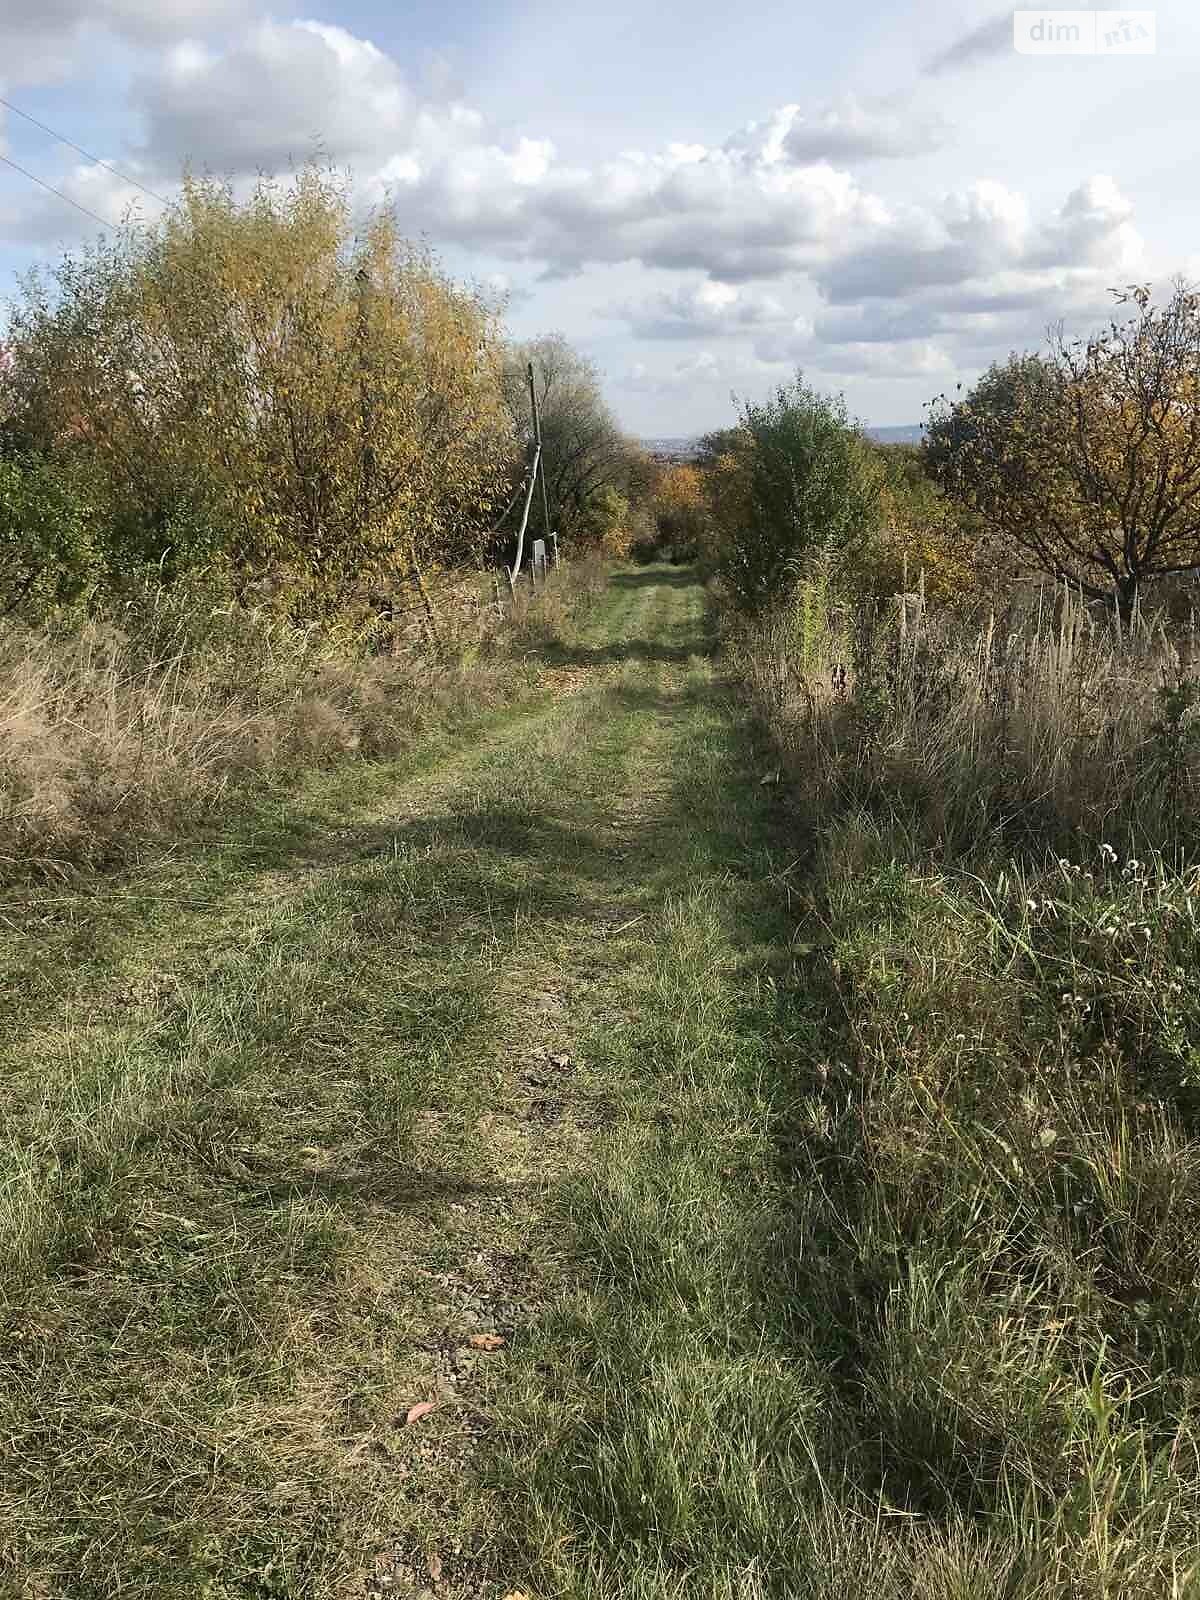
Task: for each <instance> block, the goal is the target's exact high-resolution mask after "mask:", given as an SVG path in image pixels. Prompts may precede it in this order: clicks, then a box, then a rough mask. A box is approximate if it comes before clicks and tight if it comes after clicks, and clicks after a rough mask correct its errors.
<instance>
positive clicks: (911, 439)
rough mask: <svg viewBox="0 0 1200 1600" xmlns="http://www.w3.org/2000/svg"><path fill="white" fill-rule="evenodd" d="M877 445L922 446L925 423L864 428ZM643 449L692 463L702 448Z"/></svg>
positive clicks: (678, 444) (655, 443) (655, 445)
mask: <svg viewBox="0 0 1200 1600" xmlns="http://www.w3.org/2000/svg"><path fill="white" fill-rule="evenodd" d="M863 432H864V433H865V434H866V435H867V437H868V438H871V439H874V440H875V442H876V443H877V444H920V442H921V439H922V437H923V435H924V432H925V427H924V424H923V423H920V422H903V423H900V424H898V425H897V426H895V427H891V428H864V429H863ZM641 442H642V448H643V449H644V450H646V451H647V452H648V454H650V455H652V456H654V457H655V458H656V459H657V460H659V461H691V460H693V459H694V457H695V456H696V454H697V453H698V451H699V448H700V440H699V438H698V437H697V438H668V439H643V440H642V441H641Z"/></svg>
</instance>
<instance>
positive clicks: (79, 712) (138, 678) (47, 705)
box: [0, 563, 600, 881]
mask: <svg viewBox="0 0 1200 1600" xmlns="http://www.w3.org/2000/svg"><path fill="white" fill-rule="evenodd" d="M599 582H600V574H599V572H598V570H597V569H595V568H594V567H593V566H592V565H590V564H588V563H583V564H581V565H580V566H579V567H568V568H564V569H563V572H562V573H561V574H559V575H556V576H555V580H554V582H553V583H552V584H551V585H549V586H547V587H545V588H543V589H542V590H541V591H540V593H539V594H538V596H537V597H536V598H535V597H532V596H531V595H530V594H529V593H528V592H527V591H524V590H522V591H521V592H520V593H519V594H518V596H517V599H516V602H515V604H514V605H513V606H512V607H511V608H510V614H509V615H508V616H507V617H506V619H505V622H504V624H503V625H501V624H499V623H498V621H497V619H496V617H495V616H494V614H493V612H492V609H491V607H490V605H485V604H484V603H483V600H482V598H481V596H482V586H481V584H475V585H473V584H472V583H471V582H470V581H466V582H465V583H464V585H463V586H462V590H461V593H459V592H458V591H454V593H455V594H456V595H457V601H458V604H457V605H455V604H451V603H448V604H447V609H445V610H444V611H443V613H442V616H441V619H440V622H439V631H438V635H437V638H436V639H434V638H426V639H425V640H424V642H423V643H422V642H421V641H417V642H415V643H414V642H413V641H407V642H406V643H405V646H404V648H403V649H402V650H400V649H398V651H397V653H395V654H375V655H373V654H370V653H368V651H367V650H366V648H365V646H364V644H363V642H362V641H357V643H356V642H355V641H353V640H342V641H339V640H338V639H337V638H324V637H322V636H320V635H319V634H318V633H315V632H313V631H312V630H297V629H295V628H292V627H290V626H289V625H287V624H286V623H285V622H284V621H282V620H281V619H279V618H278V617H273V616H272V615H271V614H269V613H268V612H265V611H262V612H256V611H247V612H238V611H233V610H231V609H229V608H228V607H226V608H224V609H219V608H218V609H214V608H213V607H212V605H211V603H207V604H206V602H205V600H204V597H203V596H202V595H200V596H194V595H187V594H176V593H175V592H173V591H168V592H163V593H158V594H152V595H147V596H144V597H141V598H140V599H136V600H135V601H131V602H130V604H129V605H128V606H127V607H126V609H125V611H124V613H122V614H121V615H119V616H117V617H114V618H112V619H109V620H108V621H104V622H92V623H88V624H86V625H84V626H82V627H78V628H72V629H70V630H67V631H63V630H59V631H53V630H41V631H35V630H30V629H28V628H23V627H20V626H18V625H16V624H6V625H4V626H0V881H16V880H18V879H21V878H29V877H31V876H32V877H34V878H41V879H43V880H45V879H47V878H49V879H60V880H61V879H62V878H63V877H65V876H68V875H69V874H70V872H71V871H73V870H74V869H76V868H77V867H79V866H89V865H90V866H104V865H108V866H111V865H113V864H114V863H117V862H120V861H128V860H130V859H131V858H134V857H136V855H137V853H138V852H139V850H143V849H144V848H145V847H146V846H150V847H151V848H154V847H160V846H161V845H162V843H163V841H164V840H167V841H169V840H171V839H173V838H175V837H177V836H178V835H179V834H180V833H181V832H183V831H186V830H189V829H194V828H195V827H196V826H197V825H198V824H202V823H203V822H204V821H205V820H211V819H214V818H220V819H222V820H227V818H228V815H229V812H230V809H231V807H242V808H244V807H245V805H246V803H247V799H248V798H253V797H254V796H256V795H261V794H262V792H263V791H264V790H269V789H270V788H272V787H275V788H279V787H280V786H281V785H284V784H289V785H290V784H292V783H294V782H295V780H296V777H297V774H300V773H303V772H305V771H307V770H310V769H312V768H314V767H319V766H327V765H329V764H331V763H335V762H339V761H344V760H346V759H348V758H351V757H359V758H367V759H372V760H380V759H386V758H392V757H396V756H398V755H403V754H405V753H408V752H411V751H414V750H418V749H420V748H421V747H422V746H428V745H429V744H430V743H431V742H433V741H436V740H437V738H438V737H439V736H441V735H446V734H451V735H461V734H463V733H465V732H466V731H468V729H469V726H470V724H471V721H472V719H473V718H477V717H478V716H479V715H480V714H481V713H485V712H493V711H496V710H499V709H503V708H504V707H506V706H508V707H511V706H514V705H517V704H519V703H521V702H522V701H526V700H528V699H529V698H530V696H531V695H532V694H534V693H536V691H537V689H538V688H539V686H541V685H542V684H543V683H544V678H543V677H542V674H541V672H540V670H539V666H540V657H539V655H538V651H539V650H540V648H541V647H542V646H543V645H545V644H546V643H548V642H551V643H552V642H553V641H555V640H561V639H570V638H572V637H574V636H575V635H576V633H577V631H578V626H579V620H580V618H581V616H582V614H583V612H584V611H586V609H587V606H588V605H589V604H590V603H591V602H592V600H593V599H594V596H595V594H596V591H597V587H598V584H599ZM477 589H478V591H479V592H478V593H477V592H476V590H477Z"/></svg>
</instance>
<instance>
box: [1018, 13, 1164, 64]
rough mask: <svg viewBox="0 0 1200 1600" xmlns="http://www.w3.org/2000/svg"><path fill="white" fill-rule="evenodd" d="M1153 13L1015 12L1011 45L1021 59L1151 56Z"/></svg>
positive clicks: (1154, 40) (1155, 41) (1154, 38)
mask: <svg viewBox="0 0 1200 1600" xmlns="http://www.w3.org/2000/svg"><path fill="white" fill-rule="evenodd" d="M1155 18H1156V13H1155V12H1153V11H1014V12H1013V46H1014V48H1015V49H1016V50H1018V51H1019V52H1020V53H1021V55H1023V56H1152V55H1154V53H1155V51H1156V48H1157V44H1158V36H1157V29H1156V28H1155Z"/></svg>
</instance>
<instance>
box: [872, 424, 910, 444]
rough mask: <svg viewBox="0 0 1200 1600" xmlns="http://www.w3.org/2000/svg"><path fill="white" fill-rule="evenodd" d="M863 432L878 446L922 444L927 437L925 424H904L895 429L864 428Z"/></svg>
mask: <svg viewBox="0 0 1200 1600" xmlns="http://www.w3.org/2000/svg"><path fill="white" fill-rule="evenodd" d="M863 432H864V433H865V434H866V435H867V437H868V438H870V439H874V441H875V443H876V444H920V442H921V440H922V439H923V438H924V436H925V424H924V423H923V422H902V423H900V424H899V425H898V426H897V427H894V428H864V429H863Z"/></svg>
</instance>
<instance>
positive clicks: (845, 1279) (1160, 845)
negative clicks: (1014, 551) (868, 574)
mask: <svg viewBox="0 0 1200 1600" xmlns="http://www.w3.org/2000/svg"><path fill="white" fill-rule="evenodd" d="M742 638H743V646H742V663H743V669H744V672H745V675H746V678H747V681H748V683H749V685H750V690H751V695H752V700H753V703H754V704H755V706H756V707H757V709H758V711H759V713H760V714H761V715H762V717H763V718H764V720H765V721H766V723H767V724H768V725H769V727H770V729H771V731H772V733H773V737H774V742H775V745H776V749H777V752H778V756H777V759H778V762H779V766H780V768H781V772H780V781H781V783H783V784H785V785H787V786H788V790H789V792H790V793H792V794H793V795H795V796H796V797H797V798H798V800H799V801H800V806H799V818H800V828H801V835H800V836H798V838H797V850H798V852H799V851H800V850H801V849H803V850H804V853H805V859H806V863H807V864H806V867H805V870H804V875H803V880H802V881H803V889H802V891H801V901H802V904H803V906H804V909H805V926H804V928H803V929H802V932H801V935H800V938H801V941H802V942H801V943H800V945H799V946H798V957H799V959H800V961H801V962H802V963H803V965H804V967H805V969H806V970H807V972H808V974H809V982H810V984H811V989H812V995H813V1004H814V1010H815V1011H816V1012H817V1013H818V1014H819V1015H820V1017H821V1029H820V1037H821V1042H820V1045H819V1048H817V1049H815V1050H814V1054H813V1058H812V1060H811V1062H810V1063H809V1065H808V1067H807V1069H806V1070H802V1071H801V1072H800V1073H799V1075H798V1079H797V1082H796V1084H795V1100H794V1102H793V1106H794V1115H795V1118H796V1120H795V1126H794V1135H795V1140H794V1152H795V1159H796V1168H795V1172H794V1194H793V1205H794V1208H795V1224H796V1227H797V1229H798V1231H799V1237H800V1238H801V1239H803V1241H804V1244H803V1249H802V1250H801V1251H800V1252H799V1261H800V1263H801V1267H800V1270H799V1272H798V1274H797V1276H796V1279H795V1282H794V1316H795V1325H796V1336H797V1341H798V1347H799V1349H800V1350H801V1351H802V1352H803V1355H804V1359H805V1360H806V1361H808V1362H810V1363H813V1364H814V1365H815V1367H816V1368H817V1369H818V1370H819V1371H821V1372H822V1373H823V1374H824V1375H825V1376H826V1378H827V1379H828V1380H829V1382H830V1384H831V1390H830V1392H829V1394H828V1398H827V1403H826V1405H825V1407H824V1409H823V1427H822V1442H823V1447H824V1448H825V1449H826V1450H827V1452H828V1454H827V1455H826V1457H825V1459H826V1461H827V1463H828V1464H829V1465H828V1467H827V1476H826V1478H825V1484H826V1496H827V1498H826V1501H825V1504H826V1508H827V1509H828V1508H829V1507H830V1506H837V1507H839V1508H840V1510H839V1513H838V1515H839V1519H840V1521H841V1522H842V1524H843V1525H844V1527H845V1528H846V1529H847V1530H849V1529H857V1530H858V1531H857V1534H856V1538H858V1539H860V1540H865V1541H866V1545H864V1548H866V1546H868V1545H869V1546H871V1547H872V1548H874V1549H875V1551H876V1553H875V1554H873V1555H872V1556H871V1557H870V1562H869V1563H868V1567H867V1568H864V1569H863V1572H864V1573H865V1572H866V1571H867V1570H872V1567H871V1564H872V1563H873V1564H874V1565H873V1571H874V1574H875V1575H874V1577H873V1578H872V1580H871V1587H870V1589H869V1592H870V1593H872V1594H891V1593H892V1592H895V1593H897V1594H899V1593H901V1592H914V1585H915V1592H916V1593H917V1594H920V1595H931V1596H932V1595H938V1596H941V1595H943V1594H945V1595H950V1594H953V1595H959V1594H964V1595H965V1594H971V1595H974V1594H976V1593H978V1594H980V1595H984V1594H989V1593H999V1594H1005V1595H1010V1594H1011V1595H1021V1596H1026V1595H1029V1596H1034V1595H1036V1596H1042V1595H1046V1596H1060V1595H1061V1596H1088V1597H1092V1596H1097V1597H1098V1596H1116V1595H1132V1594H1146V1595H1182V1594H1190V1593H1193V1592H1194V1590H1195V1586H1196V1584H1197V1582H1198V1581H1200V1578H1198V1576H1197V1575H1198V1574H1200V1409H1198V1406H1200V1345H1198V1343H1197V1338H1196V1328H1197V1326H1198V1325H1200V1322H1198V1316H1200V1123H1198V1122H1197V1116H1198V1113H1200V1052H1198V1046H1197V1041H1198V1040H1200V1000H1198V998H1197V993H1196V983H1195V978H1196V972H1197V970H1198V961H1200V870H1198V869H1197V868H1196V866H1195V865H1193V863H1194V861H1195V859H1196V857H1195V849H1196V843H1197V839H1196V824H1197V807H1196V798H1197V795H1196V782H1197V765H1198V756H1200V747H1198V743H1197V734H1196V723H1195V721H1194V712H1193V708H1194V705H1195V689H1194V684H1193V682H1192V681H1191V680H1190V678H1189V675H1188V664H1189V660H1190V643H1191V641H1190V629H1184V630H1183V631H1182V632H1180V631H1178V630H1176V631H1175V632H1174V633H1171V632H1170V631H1169V630H1168V628H1167V627H1166V626H1165V625H1163V624H1162V623H1155V624H1153V625H1151V624H1150V623H1148V622H1147V621H1145V620H1144V619H1136V618H1135V620H1134V625H1133V627H1132V629H1131V628H1130V627H1129V625H1128V624H1126V625H1125V626H1124V627H1123V626H1122V624H1121V622H1120V620H1119V619H1115V620H1114V619H1112V618H1109V619H1106V620H1103V621H1096V620H1093V619H1090V618H1089V617H1088V615H1087V614H1086V613H1085V612H1083V611H1082V609H1081V608H1080V607H1079V606H1078V605H1077V604H1076V603H1074V602H1073V601H1072V600H1071V598H1070V597H1069V596H1063V595H1062V594H1059V595H1057V596H1055V595H1054V594H1053V592H1051V593H1050V594H1049V595H1048V596H1047V595H1045V594H1043V596H1042V598H1041V614H1040V617H1039V613H1038V603H1037V600H1036V598H1035V599H1034V600H1033V601H1032V603H1031V604H1030V605H1029V606H1028V607H1027V609H1026V610H1025V611H1024V613H1023V614H1022V615H1009V616H1006V617H1005V616H1002V617H997V616H995V615H994V614H993V615H991V616H988V615H986V614H985V615H984V617H983V618H982V619H979V620H978V621H977V622H976V624H974V625H972V624H971V623H970V622H968V621H966V620H962V619H960V620H959V621H957V622H955V621H950V620H943V621H938V620H937V619H936V618H931V619H930V620H929V622H928V623H924V622H922V621H920V620H919V619H918V621H917V622H916V623H914V624H913V625H911V626H910V628H909V630H908V634H907V637H906V638H902V637H901V635H900V630H899V627H898V624H897V619H896V615H895V613H894V612H893V613H892V614H891V615H890V616H885V617H882V618H879V619H875V621H874V622H873V621H872V620H871V619H870V618H864V617H863V615H862V614H861V612H857V613H856V612H855V610H854V608H852V607H850V608H846V609H840V608H838V607H837V606H835V605H833V604H832V603H831V601H830V599H829V596H828V594H827V593H826V591H825V589H824V588H823V586H822V585H820V584H819V583H813V584H809V585H807V586H804V587H803V588H802V589H801V591H800V592H799V593H798V595H797V598H796V602H795V605H794V606H793V607H792V608H791V609H790V610H789V611H788V613H787V614H786V615H785V616H784V617H782V618H779V619H777V620H776V622H775V624H774V625H773V627H771V628H768V629H765V630H760V631H758V632H757V633H755V634H751V635H743V636H742ZM942 1538H945V1539H948V1540H949V1547H950V1548H952V1549H953V1550H955V1551H956V1552H957V1553H956V1554H949V1553H947V1551H946V1550H943V1552H942V1554H940V1555H939V1556H937V1558H936V1559H934V1557H933V1556H932V1554H930V1555H929V1558H928V1559H929V1562H930V1563H932V1564H926V1565H924V1566H922V1565H921V1563H920V1562H918V1564H917V1566H918V1571H916V1572H910V1562H911V1553H912V1552H913V1551H914V1550H919V1549H921V1548H922V1546H925V1545H926V1543H927V1541H929V1540H930V1539H942ZM928 1549H929V1550H930V1551H932V1546H931V1545H930V1546H928ZM881 1552H891V1555H885V1554H883V1553H881ZM904 1552H907V1553H904ZM830 1554H831V1560H832V1562H833V1568H834V1570H835V1571H836V1570H839V1569H840V1570H841V1572H842V1577H843V1580H844V1582H845V1581H847V1580H849V1592H863V1593H866V1592H868V1590H867V1589H866V1588H863V1589H861V1590H858V1591H856V1589H855V1582H856V1581H857V1582H864V1581H865V1578H859V1579H857V1580H850V1579H849V1573H848V1571H847V1570H846V1567H845V1561H846V1560H847V1559H848V1558H846V1557H844V1556H837V1555H835V1552H834V1549H833V1547H832V1546H831V1547H830ZM852 1570H853V1569H852ZM768 1592H769V1591H768ZM781 1592H782V1591H781ZM800 1592H806V1591H800ZM819 1592H822V1593H823V1592H824V1591H823V1590H821V1591H819ZM830 1592H832V1590H831V1591H830Z"/></svg>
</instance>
